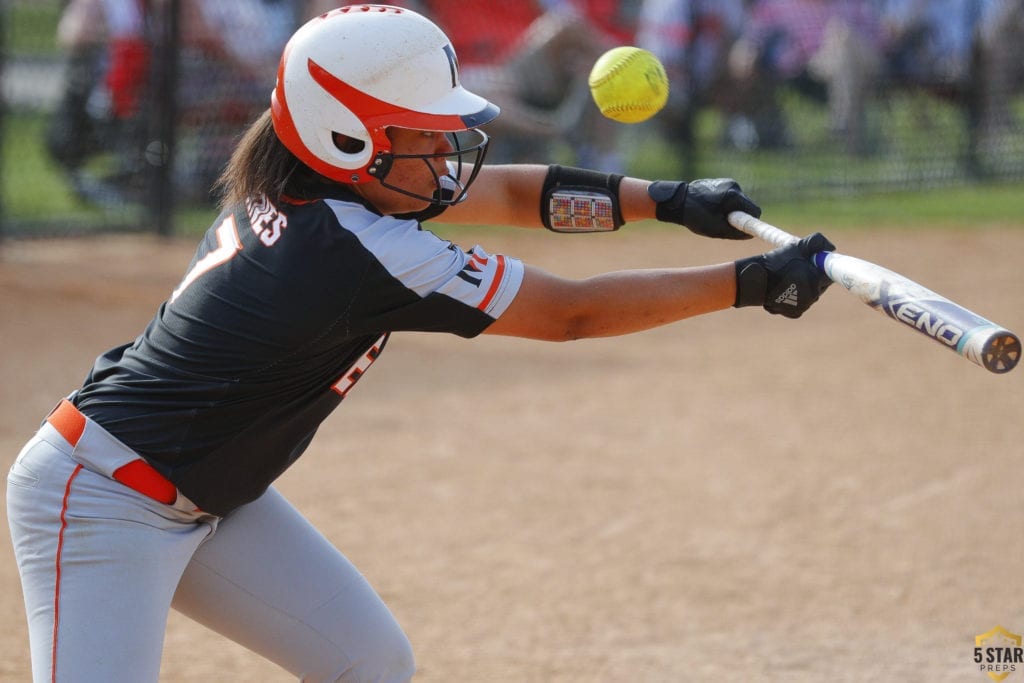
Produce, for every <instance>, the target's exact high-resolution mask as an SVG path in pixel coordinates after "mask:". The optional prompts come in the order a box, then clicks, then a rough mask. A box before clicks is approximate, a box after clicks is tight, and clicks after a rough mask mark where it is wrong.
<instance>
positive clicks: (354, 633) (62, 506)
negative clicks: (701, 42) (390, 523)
mask: <svg viewBox="0 0 1024 683" xmlns="http://www.w3.org/2000/svg"><path fill="white" fill-rule="evenodd" d="M497 115H498V109H497V107H495V106H494V105H493V104H491V103H490V102H487V101H486V100H484V99H482V98H480V97H478V96H476V95H474V94H472V93H470V92H468V91H466V90H465V89H464V88H462V86H461V85H460V83H459V80H458V63H457V59H456V56H455V53H454V51H453V50H452V48H451V45H450V42H449V41H448V39H447V37H446V36H445V35H444V34H443V33H442V32H441V31H440V30H439V29H438V28H437V27H436V26H435V25H434V24H432V23H431V22H430V21H429V20H427V19H425V18H424V17H422V16H420V15H418V14H415V13H413V12H410V11H407V10H402V9H398V8H393V7H386V6H375V5H374V6H370V5H362V6H353V7H345V8H340V9H337V10H334V11H332V12H329V13H327V14H325V15H322V16H320V17H317V18H316V19H313V20H312V21H310V22H309V23H308V24H306V25H305V26H303V27H302V28H301V29H299V31H298V32H297V33H296V34H295V35H294V36H293V37H292V39H291V41H290V42H289V44H288V47H287V48H286V49H285V52H284V55H283V56H282V60H281V65H280V69H279V72H278V79H277V85H276V87H275V89H274V92H273V94H272V98H271V106H270V108H269V110H268V111H267V112H266V113H265V114H264V115H263V116H262V117H261V118H260V119H259V120H257V121H256V122H255V123H254V124H253V125H252V126H251V127H250V128H249V130H248V131H247V132H246V134H245V136H244V137H243V138H242V140H241V141H240V143H239V145H238V147H237V149H236V151H235V154H234V156H233V157H232V160H231V162H230V164H229V166H228V168H227V170H226V171H225V173H224V176H223V177H222V178H221V181H220V189H221V190H222V192H223V197H224V200H223V207H224V209H223V211H222V212H221V214H220V215H219V216H218V217H217V219H216V220H215V221H214V223H213V225H212V227H211V229H210V230H209V231H208V232H207V234H206V235H205V237H204V238H203V240H202V242H201V243H200V245H199V248H198V250H197V251H196V254H195V257H194V258H193V260H192V262H191V263H190V264H189V266H188V267H187V268H186V270H185V273H184V275H183V278H182V280H181V282H180V283H179V284H178V286H177V287H176V288H175V289H174V291H173V292H170V293H169V296H168V298H167V300H166V301H165V302H164V303H163V304H162V305H161V306H160V308H159V310H158V311H157V312H156V315H155V317H154V318H153V319H152V321H151V322H150V323H149V325H148V326H147V327H146V329H145V330H144V331H143V332H142V334H141V335H139V337H138V338H136V339H135V340H134V341H132V342H131V343H128V344H125V345H122V346H118V347H116V348H114V349H111V350H109V351H107V352H106V353H104V354H102V355H101V356H99V357H98V358H97V359H96V362H95V364H94V365H93V367H92V369H91V371H90V372H89V373H88V376H87V377H86V379H85V381H84V383H83V384H82V386H81V387H79V388H78V389H76V390H74V391H72V392H71V393H70V395H69V396H68V397H66V398H65V399H62V400H60V402H59V403H58V404H57V406H56V407H55V408H54V410H53V411H52V412H51V413H50V414H49V415H48V416H47V417H46V419H45V420H44V421H43V422H42V425H41V426H40V428H39V430H38V432H37V433H36V434H35V436H33V437H32V438H31V439H30V440H29V441H28V443H27V444H26V445H25V447H24V448H23V450H22V451H21V453H20V455H19V457H18V459H17V461H16V462H15V464H14V465H13V467H12V468H11V471H10V474H9V475H8V489H7V501H8V518H9V520H10V525H11V535H12V538H13V541H14V549H15V555H16V558H17V562H18V567H19V570H20V574H21V580H22V586H23V590H24V598H25V604H26V612H27V615H28V623H29V637H30V644H31V657H32V671H33V678H34V680H35V681H37V682H41V681H75V682H76V683H81V682H86V683H89V682H96V683H111V682H116V681H125V682H126V683H128V682H130V683H139V682H147V681H156V680H158V678H159V666H160V659H161V651H162V646H163V638H164V628H165V624H166V621H167V615H168V610H169V609H170V608H171V607H174V608H175V609H177V610H180V611H181V612H182V613H184V614H186V615H188V616H189V617H191V618H193V619H195V620H197V621H199V622H201V623H203V624H205V625H206V626H208V627H210V628H211V629H213V630H215V631H217V632H219V633H222V634H224V635H226V636H228V637H230V638H232V639H234V640H236V641H238V642H239V643H241V644H243V645H244V646H246V647H248V648H250V649H251V650H252V651H254V652H256V653H258V654H260V655H262V656H264V657H266V658H268V659H270V660H272V661H274V662H276V663H277V664H279V665H280V666H281V667H283V668H284V669H286V670H287V671H289V672H291V673H292V674H294V675H295V676H296V677H297V678H298V679H299V680H302V681H359V682H362V683H366V682H368V681H407V680H409V679H410V678H411V677H412V675H413V673H414V670H415V664H414V659H413V654H412V648H411V646H410V644H409V641H408V639H407V638H406V636H405V634H404V633H403V631H402V629H401V628H400V627H399V625H398V624H397V623H396V621H395V619H394V618H393V616H392V615H391V613H390V612H389V611H388V609H387V607H386V606H385V605H384V603H383V602H382V601H381V599H380V598H379V597H378V596H377V594H376V593H375V592H374V590H373V588H372V587H371V586H370V585H369V584H368V583H367V582H366V580H365V579H364V578H363V577H362V576H361V575H360V574H359V572H358V571H357V570H356V568H355V567H353V566H352V564H351V563H349V561H348V560H346V558H345V557H344V556H343V555H342V554H341V553H340V552H339V551H338V550H337V549H336V548H335V547H334V546H333V545H332V543H331V542H330V541H329V540H327V539H326V538H324V537H323V536H322V535H321V534H320V533H319V532H317V531H316V530H315V529H314V528H313V527H312V526H311V525H310V524H309V523H308V522H307V521H306V520H305V519H304V518H303V517H302V516H301V514H300V513H299V512H298V511H297V510H295V509H294V508H293V507H292V506H291V505H290V504H289V503H288V502H287V501H286V500H285V499H284V498H283V497H282V496H281V495H280V494H279V493H278V492H277V491H276V490H275V489H274V488H273V486H272V483H273V482H274V480H275V479H276V478H277V477H278V476H280V475H281V473H282V472H284V471H285V470H286V469H287V468H288V467H290V466H291V465H292V464H293V463H295V461H296V460H297V459H298V458H299V457H300V456H301V455H302V453H303V451H304V450H305V449H306V447H307V446H308V445H309V443H310V441H311V440H312V439H313V437H314V435H315V433H316V430H317V428H318V427H319V425H320V424H321V423H322V422H323V421H324V420H325V419H326V418H327V416H328V415H330V414H331V413H332V412H333V411H334V410H335V409H336V408H337V407H338V406H339V405H340V404H341V402H342V401H343V400H345V399H346V398H347V397H348V396H349V394H350V393H352V392H353V391H354V390H356V385H357V383H358V382H359V381H361V379H362V378H363V376H364V375H365V374H367V373H372V371H373V370H372V366H373V364H374V363H376V362H377V361H378V360H379V359H380V357H381V355H382V354H383V353H384V352H385V351H386V349H387V342H388V338H389V336H390V335H391V334H393V333H398V332H402V331H406V330H417V331H429V332H445V333H450V334H456V335H460V336H463V337H474V336H476V335H479V334H481V333H488V334H503V335H511V336H519V337H529V338H534V339H545V340H552V341H562V340H569V339H577V338H583V337H596V336H608V335H619V334H627V333H630V332H635V331H638V330H642V329H647V328H650V327H654V326H657V325H664V324H668V323H670V322H674V321H678V320H681V319H683V318H687V317H691V316H694V315H699V314H703V313H709V312H712V311H718V310H722V309H726V308H729V307H732V306H749V305H757V306H762V307H764V308H766V309H767V310H768V311H770V312H772V313H779V314H782V315H786V316H788V317H794V318H795V317H799V316H800V315H801V314H802V313H803V312H804V311H806V310H807V308H808V307H810V306H811V305H812V304H813V303H814V302H815V301H816V300H817V299H818V297H819V296H820V294H821V293H822V291H824V289H825V287H826V286H827V285H828V281H827V279H825V278H824V277H823V276H820V275H819V273H818V271H817V269H816V268H815V267H814V266H813V264H812V263H811V260H810V258H809V257H810V255H811V254H812V253H814V252H816V251H820V250H822V249H831V248H832V245H831V244H830V243H829V242H828V240H827V239H825V238H824V237H823V236H821V235H814V236H812V237H810V238H806V239H805V240H803V241H801V243H800V244H797V245H793V246H790V247H786V248H784V249H779V250H775V251H773V252H769V253H768V254H762V255H757V256H752V257H746V258H741V259H739V260H737V261H736V262H729V263H722V264H716V265H711V266H706V267H699V268H679V269H664V270H647V271H619V272H614V273H606V274H603V275H599V276H596V277H593V278H589V279H586V280H568V279H564V278H560V277H557V276H555V275H552V274H549V273H546V272H544V271H542V270H540V269H537V268H534V267H531V266H528V265H525V264H523V263H522V262H521V261H520V260H518V259H516V258H514V257H512V256H510V255H503V254H495V253H489V252H488V251H486V250H485V249H484V248H482V247H480V246H475V247H472V248H470V249H463V248H461V247H459V246H456V245H455V244H453V243H451V242H449V241H447V240H445V239H442V238H440V237H438V236H436V235H435V234H433V233H431V232H429V231H427V230H425V229H424V228H423V225H422V223H423V222H424V221H428V220H430V219H433V218H435V217H437V216H438V215H440V214H441V213H442V212H444V219H445V220H446V221H448V222H455V223H458V222H474V223H478V224H479V223H484V224H495V225H508V224H511V225H520V226H524V227H547V228H549V229H550V230H553V231H556V232H591V231H605V230H614V229H618V228H619V227H620V226H621V225H622V224H624V223H625V222H628V221H633V220H641V219H653V218H658V219H660V220H663V221H671V222H675V223H678V224H681V225H685V226H686V227H688V228H689V229H691V230H692V231H694V232H695V233H697V234H700V235H705V236H709V237H717V238H729V239H742V238H744V237H745V235H743V234H742V233H739V232H738V231H736V230H734V229H733V228H731V227H730V226H729V225H728V223H727V221H726V220H725V216H726V214H728V212H730V211H732V210H743V211H746V212H748V213H752V214H754V215H759V214H760V209H759V208H758V207H757V205H756V204H754V203H753V202H752V201H751V200H750V199H749V198H748V197H747V196H746V195H744V194H743V193H742V191H741V190H740V188H739V186H738V185H737V184H736V183H735V182H734V181H732V180H728V179H719V180H703V181H694V182H692V183H684V182H655V183H651V182H648V181H645V180H640V179H636V178H623V177H622V176H617V175H606V174H601V173H596V172H592V171H587V170H584V169H576V168H570V167H561V166H541V165H534V166H487V165H485V164H483V158H484V155H485V153H486V149H487V142H488V139H487V136H486V134H485V133H483V131H481V130H479V126H482V125H484V124H486V123H488V122H489V121H491V120H493V119H494V118H495V117H496V116H497ZM470 185H472V186H473V195H472V197H470V195H469V193H468V192H467V191H468V189H469V187H470ZM782 294H785V296H782ZM342 456H343V454H342V455H339V457H342ZM197 656H202V653H197Z"/></svg>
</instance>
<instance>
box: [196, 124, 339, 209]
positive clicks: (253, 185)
mask: <svg viewBox="0 0 1024 683" xmlns="http://www.w3.org/2000/svg"><path fill="white" fill-rule="evenodd" d="M325 184H333V183H332V181H330V180H329V179H327V178H325V177H323V176H321V175H320V174H319V173H316V172H315V171H313V169H311V168H309V167H308V166H306V165H305V164H303V163H302V162H301V161H299V160H298V158H296V156H295V155H294V154H292V153H291V152H290V151H289V150H288V148H287V147H285V146H284V144H283V143H282V142H281V140H280V139H278V137H277V133H275V132H274V125H273V123H272V121H271V118H270V110H269V109H267V110H266V111H265V112H263V114H261V115H260V117H259V118H258V119H256V120H255V121H254V122H253V123H252V125H250V126H249V128H248V129H247V130H246V131H245V133H244V134H243V135H242V138H241V139H240V140H239V141H238V145H237V146H236V147H235V151H234V152H232V154H231V159H230V160H229V161H228V163H227V166H225V167H224V172H223V173H221V175H220V177H219V178H218V179H217V182H216V185H215V186H214V189H215V190H216V191H217V192H219V193H220V195H221V200H220V205H221V208H226V207H228V206H232V205H234V204H237V203H239V202H242V201H244V200H245V199H246V198H247V197H258V196H260V195H266V197H267V198H268V199H269V200H270V201H271V202H274V203H277V202H278V201H280V200H281V197H282V195H287V196H289V197H294V198H296V199H311V198H313V197H312V196H307V195H308V194H309V192H310V191H311V190H312V189H313V188H314V187H316V186H321V187H322V186H323V185H325Z"/></svg>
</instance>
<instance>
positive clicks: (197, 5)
mask: <svg viewBox="0 0 1024 683" xmlns="http://www.w3.org/2000/svg"><path fill="white" fill-rule="evenodd" d="M161 1H163V2H166V0H161ZM181 13H182V14H181V51H180V53H179V87H178V98H179V99H178V102H177V107H178V113H179V128H178V132H179V136H178V151H177V156H178V160H177V163H176V164H175V168H176V170H177V177H176V181H177V184H178V189H179V190H180V191H181V192H182V193H184V194H185V195H186V196H187V197H189V198H191V199H201V198H206V197H208V196H209V191H210V188H211V186H212V184H213V181H214V180H215V179H216V178H217V176H219V175H220V172H221V170H222V168H223V166H224V164H225V163H226V162H227V160H228V158H229V157H230V155H231V150H232V148H233V147H234V144H235V142H236V138H237V136H238V134H239V132H240V131H242V130H244V128H245V127H246V126H247V125H248V124H249V123H250V122H251V121H252V120H253V119H254V118H256V116H258V115H259V114H261V113H262V112H263V111H264V110H265V109H266V108H267V107H268V106H269V101H270V91H271V90H272V89H273V87H274V77H275V75H276V73H277V62H278V60H279V59H280V57H281V51H282V49H283V48H284V45H285V43H286V42H287V41H288V38H289V36H291V34H292V33H293V32H294V31H295V29H296V28H297V27H298V26H299V24H300V23H301V22H302V21H303V20H304V18H305V17H304V8H303V6H302V3H298V2H294V1H291V0H182V2H181Z"/></svg>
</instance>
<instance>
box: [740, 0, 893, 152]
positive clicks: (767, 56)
mask: <svg viewBox="0 0 1024 683" xmlns="http://www.w3.org/2000/svg"><path fill="white" fill-rule="evenodd" d="M878 39H879V36H878V17H877V12H876V9H875V7H874V6H873V4H872V3H871V2H870V1H869V0H758V1H757V2H755V4H754V5H753V7H752V8H751V11H750V16H749V19H748V22H747V28H746V30H745V31H744V32H743V35H742V36H741V37H740V39H739V40H737V42H736V44H735V45H734V46H733V48H732V51H731V53H730V55H729V73H730V77H731V80H732V87H731V88H730V90H731V91H732V92H733V93H735V97H734V99H733V100H732V102H731V103H729V105H727V109H728V110H731V112H732V117H731V119H730V127H729V129H728V139H729V141H730V142H732V143H733V144H735V145H736V146H739V147H766V148H772V147H786V146H788V145H789V144H791V137H790V131H789V127H788V125H787V122H786V120H785V116H784V113H783V111H782V108H781V106H780V103H779V93H780V90H781V87H782V86H788V87H790V88H792V89H795V90H796V91H797V92H799V93H801V94H802V95H804V96H807V97H810V98H812V99H814V100H818V101H821V102H823V103H828V105H829V111H830V117H831V125H832V128H833V130H834V132H835V133H836V135H837V136H839V137H841V138H842V139H843V140H844V141H845V143H846V146H847V148H848V149H849V150H850V151H852V152H862V151H864V149H865V144H866V139H865V103H866V101H867V99H868V92H869V88H870V87H871V85H872V83H873V79H874V78H875V77H876V76H877V74H878V73H879V69H880V68H881V62H880V59H879V55H878V45H879V42H878Z"/></svg>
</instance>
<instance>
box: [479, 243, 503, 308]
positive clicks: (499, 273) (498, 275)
mask: <svg viewBox="0 0 1024 683" xmlns="http://www.w3.org/2000/svg"><path fill="white" fill-rule="evenodd" d="M495 258H496V259H497V261H498V265H497V270H496V271H495V273H494V279H493V280H491V287H490V289H488V290H487V295H486V296H484V299H483V301H481V302H480V305H479V306H477V308H478V309H480V310H481V311H486V310H487V307H488V306H489V305H490V304H491V300H492V299H493V298H494V295H495V294H496V293H497V292H498V287H500V286H501V280H502V278H503V277H504V276H505V257H504V256H502V255H501V254H498V255H497V256H496V257H495Z"/></svg>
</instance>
